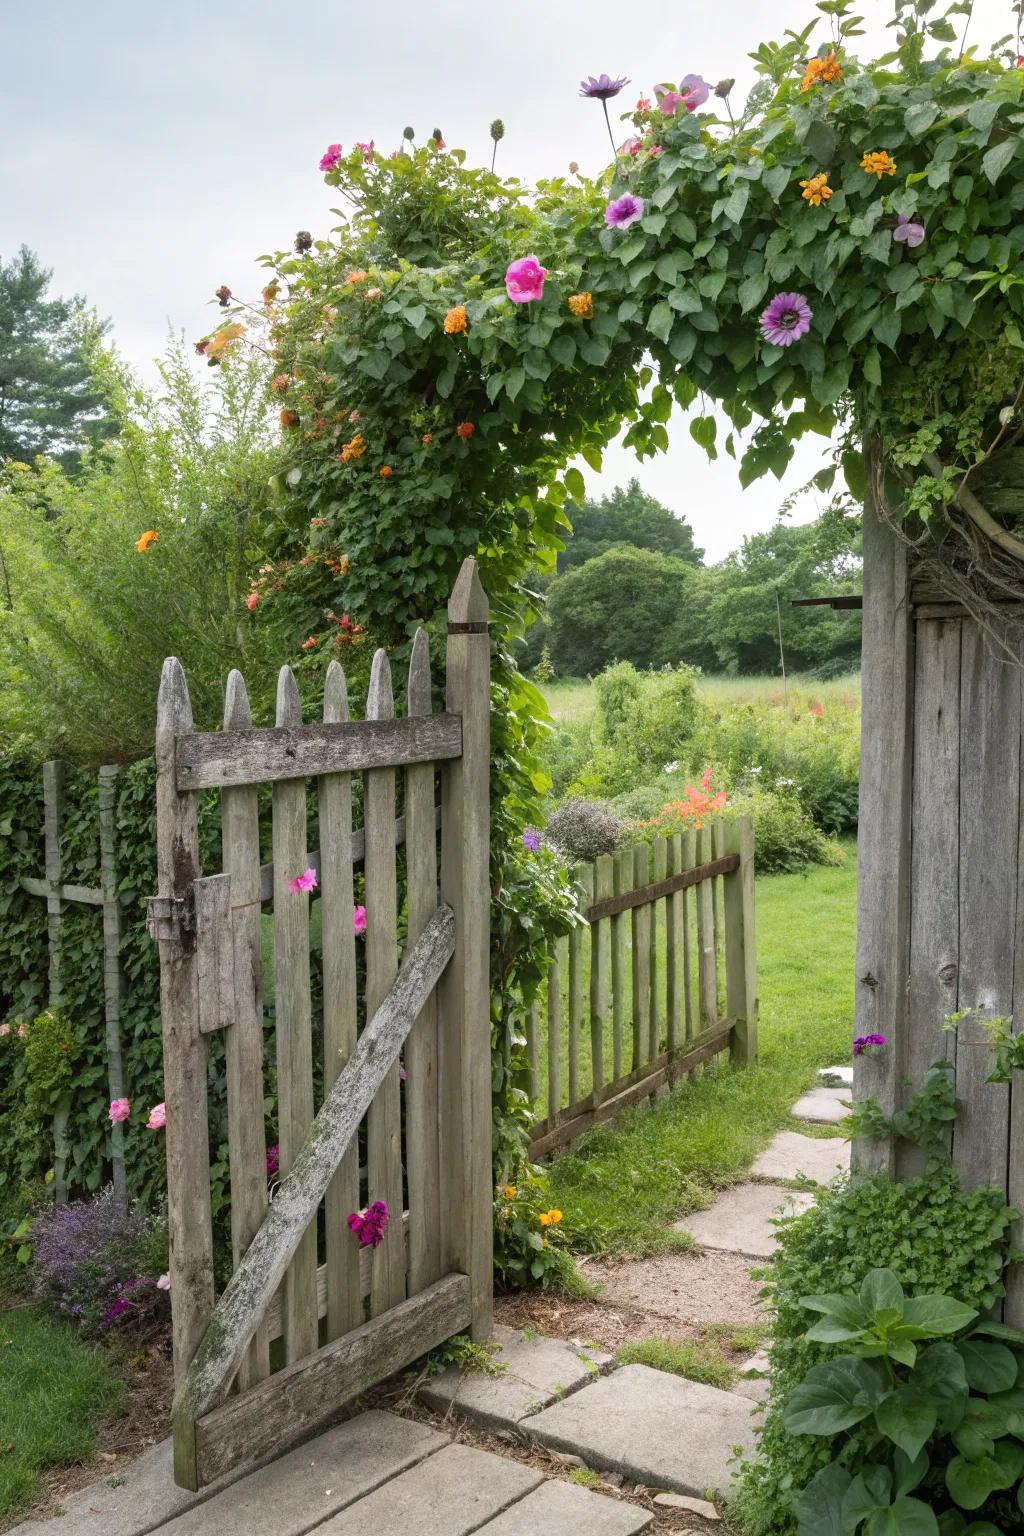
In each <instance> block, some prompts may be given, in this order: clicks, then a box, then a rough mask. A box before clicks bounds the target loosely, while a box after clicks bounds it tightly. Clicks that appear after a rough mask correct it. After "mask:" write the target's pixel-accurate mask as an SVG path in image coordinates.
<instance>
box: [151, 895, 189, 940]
mask: <svg viewBox="0 0 1024 1536" xmlns="http://www.w3.org/2000/svg"><path fill="white" fill-rule="evenodd" d="M146 927H147V928H148V929H149V936H150V938H151V939H155V940H156V941H157V943H169V944H181V943H182V942H183V941H184V939H185V937H186V935H189V934H191V933H192V932H193V931H194V929H195V911H194V909H193V906H192V903H191V902H188V901H186V900H185V898H184V896H151V897H150V898H149V900H148V901H147V903H146Z"/></svg>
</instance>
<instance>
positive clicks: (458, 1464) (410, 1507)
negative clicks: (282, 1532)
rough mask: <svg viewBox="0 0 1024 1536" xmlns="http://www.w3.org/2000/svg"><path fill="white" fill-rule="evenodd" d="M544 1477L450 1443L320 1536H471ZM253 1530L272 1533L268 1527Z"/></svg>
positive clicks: (337, 1518) (352, 1506)
mask: <svg viewBox="0 0 1024 1536" xmlns="http://www.w3.org/2000/svg"><path fill="white" fill-rule="evenodd" d="M543 1481H544V1479H543V1478H542V1477H541V1475H540V1473H539V1472H534V1471H533V1469H532V1468H530V1467H524V1466H523V1465H522V1464H521V1463H520V1462H518V1461H504V1460H503V1459H502V1458H501V1457H500V1456H492V1455H491V1454H490V1452H489V1451H478V1450H477V1449H476V1448H475V1447H474V1446H471V1445H449V1446H448V1447H447V1448H446V1449H445V1450H443V1451H438V1453H437V1455H436V1456H430V1457H428V1458H427V1460H426V1461H421V1462H420V1464H419V1465H418V1466H415V1467H413V1468H412V1469H411V1470H410V1471H408V1472H404V1473H403V1474H402V1476H401V1477H396V1478H393V1479H392V1480H391V1481H390V1482H387V1483H385V1484H384V1485H383V1487H379V1488H377V1490H376V1491H375V1492H374V1493H371V1494H368V1495H367V1497H366V1498H363V1499H359V1500H358V1502H357V1503H355V1504H350V1505H349V1507H348V1508H347V1509H345V1510H343V1511H342V1513H341V1514H340V1515H335V1516H334V1517H333V1519H330V1520H328V1521H326V1522H325V1523H324V1524H323V1525H318V1526H317V1527H316V1531H315V1536H421V1533H422V1536H469V1533H470V1532H471V1531H478V1530H480V1529H481V1528H484V1529H486V1528H487V1524H488V1522H489V1521H490V1520H492V1519H493V1518H494V1516H495V1515H498V1514H500V1513H501V1512H502V1510H504V1509H507V1508H508V1507H509V1505H510V1504H516V1503H518V1501H519V1500H520V1499H523V1498H525V1497H526V1495H527V1494H528V1493H532V1491H533V1490H534V1488H537V1487H539V1485H540V1484H541V1483H542V1482H543ZM250 1529H251V1530H258V1531H259V1532H260V1536H270V1533H269V1532H268V1531H267V1529H266V1527H265V1526H258V1527H251V1528H250ZM306 1529H307V1530H308V1529H309V1527H308V1526H307V1527H306ZM209 1536H213V1533H212V1530H211V1531H210V1532H209ZM218 1536H220V1533H219V1532H218Z"/></svg>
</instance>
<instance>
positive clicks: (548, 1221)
mask: <svg viewBox="0 0 1024 1536" xmlns="http://www.w3.org/2000/svg"><path fill="white" fill-rule="evenodd" d="M537 1219H538V1220H539V1222H540V1224H541V1226H542V1227H557V1226H558V1223H559V1222H560V1221H561V1219H562V1213H561V1211H559V1210H557V1209H552V1210H550V1211H541V1213H540V1215H539V1217H538V1218H537Z"/></svg>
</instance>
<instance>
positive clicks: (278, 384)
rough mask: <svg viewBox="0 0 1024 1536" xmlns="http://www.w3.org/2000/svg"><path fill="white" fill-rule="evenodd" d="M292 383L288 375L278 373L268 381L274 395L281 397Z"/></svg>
mask: <svg viewBox="0 0 1024 1536" xmlns="http://www.w3.org/2000/svg"><path fill="white" fill-rule="evenodd" d="M291 382H292V376H291V374H290V373H278V374H275V375H274V377H273V378H272V379H271V381H270V387H271V389H272V390H273V391H274V393H275V394H276V395H283V394H284V392H285V390H286V389H287V388H288V386H289V384H291Z"/></svg>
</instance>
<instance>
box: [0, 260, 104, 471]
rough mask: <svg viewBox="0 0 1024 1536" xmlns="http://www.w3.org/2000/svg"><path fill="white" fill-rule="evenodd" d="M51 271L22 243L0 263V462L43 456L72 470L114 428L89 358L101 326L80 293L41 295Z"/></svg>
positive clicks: (102, 325)
mask: <svg viewBox="0 0 1024 1536" xmlns="http://www.w3.org/2000/svg"><path fill="white" fill-rule="evenodd" d="M52 276H53V273H52V272H51V271H49V270H48V269H47V268H46V267H44V266H43V265H42V264H41V263H40V261H39V258H38V257H37V256H36V255H35V253H34V252H33V251H30V250H29V249H28V247H27V246H24V245H23V246H22V248H21V250H20V251H19V252H18V255H17V256H15V257H14V258H13V260H11V261H9V262H4V261H2V260H0V462H3V461H5V460H10V459H19V460H23V461H26V462H29V463H31V461H32V460H33V459H34V458H35V457H36V455H37V454H45V455H46V456H47V457H49V458H52V459H55V460H56V461H57V462H58V463H60V464H61V465H62V466H63V467H64V468H65V469H66V470H68V471H70V472H73V471H74V470H75V469H76V468H77V466H78V463H79V461H80V458H81V453H82V449H83V447H85V445H86V444H87V443H91V442H97V441H99V440H100V439H102V438H104V437H107V436H109V435H110V433H111V432H112V431H113V430H114V423H113V422H112V420H111V418H110V417H109V416H108V414H107V411H106V405H105V401H104V399H103V396H102V395H101V394H100V393H99V391H98V390H97V389H96V388H95V386H94V384H93V380H92V375H91V370H90V367H89V359H88V352H89V348H90V346H91V345H93V344H94V343H95V342H96V341H97V340H98V339H99V337H100V336H102V334H103V333H104V331H105V330H106V329H107V326H106V322H102V323H101V322H99V321H97V320H96V318H95V317H94V316H93V315H92V314H90V312H89V311H88V310H87V308H86V305H85V301H84V300H83V299H81V298H78V297H76V298H72V299H61V298H50V297H48V290H49V287H50V280H51V278H52Z"/></svg>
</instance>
